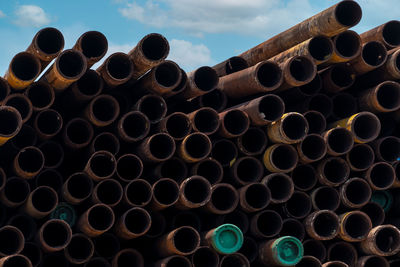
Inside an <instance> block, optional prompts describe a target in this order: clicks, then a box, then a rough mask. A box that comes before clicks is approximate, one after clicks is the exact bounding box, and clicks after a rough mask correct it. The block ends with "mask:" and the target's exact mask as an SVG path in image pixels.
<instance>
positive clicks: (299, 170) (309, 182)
mask: <svg viewBox="0 0 400 267" xmlns="http://www.w3.org/2000/svg"><path fill="white" fill-rule="evenodd" d="M291 176H292V181H293V184H294V188H295V189H296V190H300V191H308V190H311V189H312V188H313V187H314V186H315V185H316V184H317V174H316V171H315V168H314V167H313V166H312V165H307V164H305V165H297V166H296V168H294V169H293V172H292V175H291Z"/></svg>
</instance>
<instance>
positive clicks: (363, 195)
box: [339, 177, 372, 208]
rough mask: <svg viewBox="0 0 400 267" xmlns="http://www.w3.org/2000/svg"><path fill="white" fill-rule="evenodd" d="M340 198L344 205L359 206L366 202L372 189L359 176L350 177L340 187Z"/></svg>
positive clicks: (349, 206)
mask: <svg viewBox="0 0 400 267" xmlns="http://www.w3.org/2000/svg"><path fill="white" fill-rule="evenodd" d="M339 192H340V200H341V202H342V204H343V205H344V206H345V207H348V208H360V207H362V206H364V205H365V204H367V203H368V201H369V200H370V198H371V195H372V190H371V187H370V186H369V184H368V182H367V181H366V180H364V179H361V178H357V177H354V178H350V179H349V180H347V181H346V182H345V183H344V184H343V185H342V186H341V187H340V190H339Z"/></svg>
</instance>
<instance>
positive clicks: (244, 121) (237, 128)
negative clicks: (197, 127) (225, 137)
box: [223, 109, 250, 136]
mask: <svg viewBox="0 0 400 267" xmlns="http://www.w3.org/2000/svg"><path fill="white" fill-rule="evenodd" d="M249 124H250V121H249V118H248V117H247V115H246V113H244V112H243V111H241V110H237V109H233V110H230V111H228V112H227V113H226V114H225V116H224V118H223V125H224V128H225V130H226V131H227V132H228V134H230V135H233V136H240V135H242V134H244V133H245V132H246V131H247V129H248V128H249Z"/></svg>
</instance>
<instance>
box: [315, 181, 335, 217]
mask: <svg viewBox="0 0 400 267" xmlns="http://www.w3.org/2000/svg"><path fill="white" fill-rule="evenodd" d="M310 197H311V202H312V206H313V208H314V209H315V210H333V211H335V210H337V209H338V208H339V206H340V196H339V192H338V191H337V190H336V189H335V188H334V187H331V186H320V187H318V188H316V189H314V190H313V191H312V192H311V195H310Z"/></svg>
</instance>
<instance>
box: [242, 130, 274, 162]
mask: <svg viewBox="0 0 400 267" xmlns="http://www.w3.org/2000/svg"><path fill="white" fill-rule="evenodd" d="M267 142H268V139H267V136H266V134H265V132H264V131H263V130H261V129H259V128H256V127H251V128H249V129H248V130H247V131H246V132H245V133H244V134H243V135H241V136H239V138H238V140H237V144H238V148H239V149H240V150H241V151H242V153H243V154H245V155H248V156H255V155H258V154H261V153H262V152H263V151H264V150H265V147H266V146H267Z"/></svg>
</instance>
